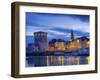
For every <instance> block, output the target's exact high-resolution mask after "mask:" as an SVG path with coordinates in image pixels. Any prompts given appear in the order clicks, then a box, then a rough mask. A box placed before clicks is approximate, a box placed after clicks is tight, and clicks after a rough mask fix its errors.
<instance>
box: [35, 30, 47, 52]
mask: <svg viewBox="0 0 100 80" xmlns="http://www.w3.org/2000/svg"><path fill="white" fill-rule="evenodd" d="M34 43H35V44H36V45H37V46H38V49H39V52H45V51H46V50H47V33H46V32H41V31H40V32H34Z"/></svg>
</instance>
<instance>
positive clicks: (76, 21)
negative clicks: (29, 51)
mask: <svg viewBox="0 0 100 80" xmlns="http://www.w3.org/2000/svg"><path fill="white" fill-rule="evenodd" d="M29 14H30V13H29ZM29 14H28V15H26V35H31V36H33V33H34V32H37V31H44V32H47V33H48V36H49V37H60V38H61V37H70V32H71V30H73V32H74V34H75V36H83V35H85V36H89V30H90V29H89V16H88V15H80V16H79V15H63V14H59V15H57V14H43V13H31V14H30V15H29Z"/></svg>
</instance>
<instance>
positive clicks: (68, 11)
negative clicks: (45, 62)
mask: <svg viewBox="0 0 100 80" xmlns="http://www.w3.org/2000/svg"><path fill="white" fill-rule="evenodd" d="M25 12H38V13H39V12H41V13H58V14H81V15H90V64H88V65H68V66H53V67H31V68H30V67H29V68H26V67H25V59H26V58H25V57H26V56H25V54H26V52H25V51H26V50H25V49H26V48H25V27H26V26H25ZM19 15H20V16H19V21H20V24H19V28H20V35H19V39H20V45H19V49H20V50H19V60H20V61H19V74H42V73H56V72H74V71H89V70H90V71H91V70H95V45H94V44H95V10H88V9H73V8H72V9H71V8H55V7H38V6H20V7H19Z"/></svg>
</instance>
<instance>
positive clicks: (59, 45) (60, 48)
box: [55, 39, 66, 51]
mask: <svg viewBox="0 0 100 80" xmlns="http://www.w3.org/2000/svg"><path fill="white" fill-rule="evenodd" d="M55 48H56V50H58V51H65V50H66V44H65V41H64V40H61V39H58V40H57V41H56V42H55Z"/></svg>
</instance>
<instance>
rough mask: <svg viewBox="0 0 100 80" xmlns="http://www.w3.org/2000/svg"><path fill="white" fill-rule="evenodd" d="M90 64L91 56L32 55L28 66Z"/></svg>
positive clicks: (27, 61) (28, 58)
mask: <svg viewBox="0 0 100 80" xmlns="http://www.w3.org/2000/svg"><path fill="white" fill-rule="evenodd" d="M80 64H89V56H30V57H27V59H26V67H39V66H61V65H80Z"/></svg>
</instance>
